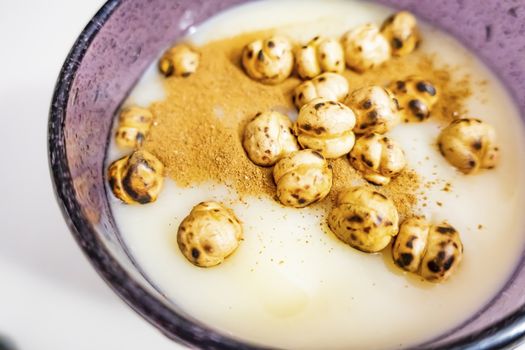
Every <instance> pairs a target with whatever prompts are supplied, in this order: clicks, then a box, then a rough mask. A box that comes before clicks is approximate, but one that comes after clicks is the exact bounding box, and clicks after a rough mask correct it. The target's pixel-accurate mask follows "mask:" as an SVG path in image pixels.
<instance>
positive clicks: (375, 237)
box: [328, 187, 399, 253]
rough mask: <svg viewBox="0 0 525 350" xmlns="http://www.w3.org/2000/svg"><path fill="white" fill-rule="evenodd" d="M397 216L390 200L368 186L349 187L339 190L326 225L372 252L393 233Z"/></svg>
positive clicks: (361, 248)
mask: <svg viewBox="0 0 525 350" xmlns="http://www.w3.org/2000/svg"><path fill="white" fill-rule="evenodd" d="M398 220H399V217H398V213H397V209H396V207H395V206H394V203H393V202H392V200H390V199H388V198H387V197H385V196H384V195H382V194H381V193H379V192H377V191H374V190H373V189H370V188H368V187H353V188H350V189H347V190H345V191H342V192H341V193H340V194H339V196H338V199H337V204H336V206H335V207H334V208H333V209H332V211H331V212H330V215H329V216H328V226H329V227H330V229H331V230H332V231H333V232H334V234H335V235H336V236H337V237H338V238H339V239H340V240H341V241H343V242H345V243H346V244H349V245H350V246H352V247H354V248H356V249H358V250H361V251H363V252H367V253H373V252H378V251H380V250H382V249H383V248H385V247H386V246H387V245H388V243H390V240H391V239H392V237H394V236H395V235H397V231H398V226H397V225H398Z"/></svg>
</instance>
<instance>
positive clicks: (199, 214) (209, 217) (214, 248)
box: [177, 202, 243, 267]
mask: <svg viewBox="0 0 525 350" xmlns="http://www.w3.org/2000/svg"><path fill="white" fill-rule="evenodd" d="M242 237H243V233H242V225H241V223H240V221H239V219H237V217H236V216H235V214H234V212H233V211H232V210H231V209H229V208H226V207H225V206H223V205H222V204H220V203H217V202H202V203H199V204H198V205H196V206H195V207H193V209H192V210H191V212H190V214H189V215H188V216H187V217H186V218H185V219H184V220H183V221H182V222H181V224H180V226H179V230H178V231H177V243H178V246H179V249H180V250H181V252H182V254H183V255H184V256H185V257H186V259H188V260H189V261H190V262H191V263H192V264H194V265H196V266H199V267H212V266H216V265H219V264H220V263H222V262H223V261H224V259H226V258H227V257H228V256H230V255H231V254H233V252H234V251H235V250H236V249H237V247H238V246H239V242H240V241H241V240H242Z"/></svg>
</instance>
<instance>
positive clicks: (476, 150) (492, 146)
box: [438, 118, 499, 174]
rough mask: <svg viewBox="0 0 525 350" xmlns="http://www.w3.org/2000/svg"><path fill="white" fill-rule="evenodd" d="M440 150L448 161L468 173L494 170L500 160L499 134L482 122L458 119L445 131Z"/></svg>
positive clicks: (441, 138)
mask: <svg viewBox="0 0 525 350" xmlns="http://www.w3.org/2000/svg"><path fill="white" fill-rule="evenodd" d="M438 147H439V151H440V152H441V154H442V155H443V156H444V157H445V158H446V160H447V161H448V162H449V163H450V164H452V165H453V166H455V167H456V168H457V169H458V170H459V171H461V172H462V173H464V174H475V173H476V172H478V171H479V170H480V169H492V168H494V167H495V166H496V165H497V163H498V161H499V148H498V147H497V145H496V131H495V130H494V128H493V127H492V126H491V125H489V124H487V123H484V122H482V121H481V120H479V119H474V118H464V119H456V120H454V121H453V122H452V123H450V125H449V126H447V127H446V128H445V129H443V130H442V131H441V134H440V135H439V139H438Z"/></svg>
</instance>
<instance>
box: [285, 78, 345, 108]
mask: <svg viewBox="0 0 525 350" xmlns="http://www.w3.org/2000/svg"><path fill="white" fill-rule="evenodd" d="M347 95H348V81H347V80H346V78H345V77H343V76H342V75H339V74H336V73H323V74H320V75H318V76H316V77H315V78H313V79H312V80H308V81H305V82H304V83H302V84H301V85H299V86H298V87H296V88H295V90H294V94H293V97H292V99H293V102H294V103H295V105H296V106H297V108H301V107H302V106H303V105H305V104H306V103H308V102H310V101H312V100H313V99H315V98H318V97H322V98H325V99H327V100H332V101H342V100H344V99H345V98H346V96H347Z"/></svg>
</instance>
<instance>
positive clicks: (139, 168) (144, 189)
mask: <svg viewBox="0 0 525 350" xmlns="http://www.w3.org/2000/svg"><path fill="white" fill-rule="evenodd" d="M108 179H109V184H110V187H111V190H112V191H113V194H114V195H115V196H116V197H117V198H119V199H120V200H122V201H123V202H124V203H127V204H135V203H140V204H146V203H150V202H154V201H155V200H156V199H157V197H158V195H159V193H160V191H161V189H162V184H163V183H164V165H163V164H162V163H161V161H160V160H158V159H157V158H156V157H155V156H154V155H153V154H151V153H149V152H147V151H145V150H138V151H135V152H133V153H132V154H131V155H129V156H125V157H123V158H120V159H118V160H116V161H114V162H113V163H112V164H111V165H110V166H109V169H108Z"/></svg>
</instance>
